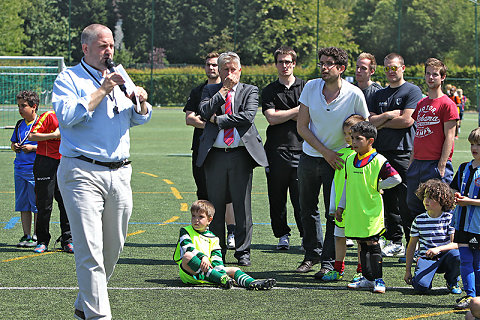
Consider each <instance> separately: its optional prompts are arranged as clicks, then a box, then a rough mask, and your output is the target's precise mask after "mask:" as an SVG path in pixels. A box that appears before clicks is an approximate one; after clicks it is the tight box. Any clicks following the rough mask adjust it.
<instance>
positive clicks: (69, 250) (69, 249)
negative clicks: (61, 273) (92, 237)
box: [63, 242, 73, 253]
mask: <svg viewBox="0 0 480 320" xmlns="http://www.w3.org/2000/svg"><path fill="white" fill-rule="evenodd" d="M63 251H65V252H66V253H73V243H71V242H70V243H67V244H66V245H64V246H63Z"/></svg>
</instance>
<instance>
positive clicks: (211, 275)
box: [205, 269, 230, 284]
mask: <svg viewBox="0 0 480 320" xmlns="http://www.w3.org/2000/svg"><path fill="white" fill-rule="evenodd" d="M205 279H206V280H208V281H210V282H213V283H218V284H224V283H225V282H227V280H228V279H230V277H229V276H228V275H227V274H226V273H225V271H223V270H215V269H209V270H208V272H207V273H206V274H205Z"/></svg>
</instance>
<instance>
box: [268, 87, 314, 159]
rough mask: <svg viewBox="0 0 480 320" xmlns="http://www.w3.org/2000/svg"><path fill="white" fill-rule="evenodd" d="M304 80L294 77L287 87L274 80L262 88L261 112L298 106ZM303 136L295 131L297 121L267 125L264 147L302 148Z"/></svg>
mask: <svg viewBox="0 0 480 320" xmlns="http://www.w3.org/2000/svg"><path fill="white" fill-rule="evenodd" d="M305 83H306V82H305V81H304V80H302V79H298V78H295V82H294V83H293V84H292V85H291V86H290V88H287V87H286V86H285V85H283V84H281V83H280V81H278V80H277V81H274V82H272V83H270V84H269V85H268V86H266V87H265V88H264V89H263V90H262V112H263V113H265V111H266V110H268V109H275V110H289V109H293V108H296V107H298V105H299V104H300V103H299V101H298V100H299V98H300V94H301V93H302V90H303V87H304V86H305ZM302 142H303V138H302V137H301V136H300V135H299V134H298V132H297V121H294V120H288V121H285V122H284V123H280V124H276V125H269V126H268V127H267V141H266V142H265V149H274V148H278V147H283V148H286V149H289V150H302Z"/></svg>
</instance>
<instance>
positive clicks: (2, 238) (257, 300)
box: [0, 109, 477, 320]
mask: <svg viewBox="0 0 480 320" xmlns="http://www.w3.org/2000/svg"><path fill="white" fill-rule="evenodd" d="M465 118H466V119H465V120H464V121H463V125H462V132H461V135H460V139H459V140H457V141H456V149H455V154H454V167H455V169H456V168H457V167H458V165H459V164H460V163H461V162H465V161H468V160H470V152H469V143H468V141H467V139H466V137H467V136H468V133H469V132H470V131H471V129H473V128H474V127H475V126H476V125H477V114H473V113H471V114H466V117H465ZM256 124H257V127H258V129H259V131H260V132H261V134H262V136H263V137H265V128H266V125H267V123H266V121H265V119H264V117H263V116H262V115H261V113H260V112H259V113H258V114H257V119H256ZM192 130H193V129H192V128H191V127H187V126H185V121H184V114H183V112H182V111H181V110H180V109H165V110H155V111H154V115H153V118H152V120H151V121H150V122H149V123H148V124H147V125H144V126H140V127H136V128H133V129H132V131H131V138H132V139H131V145H132V148H131V154H132V156H131V160H133V164H132V165H133V176H132V189H133V193H134V195H133V196H134V210H133V214H132V218H131V220H130V226H129V236H128V238H127V242H126V245H125V249H124V251H123V253H122V255H121V257H120V260H119V262H118V265H117V268H116V270H115V273H114V275H113V277H112V279H111V281H110V283H109V287H110V290H109V294H110V303H111V307H112V313H113V317H114V319H206V318H212V319H369V320H370V319H421V318H422V319H423V318H428V319H463V316H464V312H459V313H453V311H452V305H453V303H454V301H455V299H456V298H458V297H459V296H454V295H450V294H448V293H447V291H446V289H445V281H444V280H443V277H442V276H436V278H435V282H434V287H435V288H434V290H433V291H432V293H431V294H429V295H415V294H413V290H412V289H411V288H410V287H408V286H407V285H405V283H404V281H403V275H404V265H402V264H400V263H398V261H397V260H398V259H397V258H385V259H384V279H385V282H386V284H387V292H386V294H383V295H382V294H372V293H371V292H369V291H347V290H346V285H347V281H348V280H350V279H351V277H352V276H353V274H354V273H355V267H356V262H355V261H356V248H352V249H349V250H348V252H347V266H346V272H345V280H342V281H339V282H337V283H328V284H327V283H321V282H319V281H317V280H315V279H314V278H313V273H308V274H297V273H295V272H294V270H295V268H296V267H297V266H298V265H299V263H300V262H301V261H302V259H303V253H302V251H300V248H299V246H300V238H299V235H298V231H297V230H295V229H294V228H295V227H294V226H293V225H292V229H294V230H293V231H294V232H293V235H292V244H293V247H292V248H291V249H290V250H289V251H286V252H285V251H284V252H279V251H276V250H275V245H276V243H277V239H276V238H275V237H274V236H273V234H272V231H271V228H270V224H269V214H268V201H267V194H266V179H265V174H264V172H263V169H261V168H256V169H255V173H254V182H253V196H252V202H253V203H252V206H253V221H254V224H255V225H254V233H253V246H252V266H251V267H247V268H244V270H245V271H246V272H248V273H249V274H251V275H252V276H253V277H256V278H264V277H274V278H276V279H277V281H278V283H277V287H276V288H275V289H274V290H271V291H265V292H251V291H246V290H244V289H237V288H235V289H232V290H229V291H225V290H221V289H216V288H213V287H210V286H204V287H194V288H193V287H188V286H184V285H183V284H182V283H181V281H180V280H179V278H178V272H177V268H178V267H177V265H176V264H175V263H174V262H173V260H172V254H173V250H174V247H175V245H176V241H177V237H178V230H179V228H180V227H181V226H182V225H184V224H187V223H188V222H189V220H190V217H189V211H187V205H189V204H191V203H192V202H193V201H194V200H195V199H196V195H195V190H196V189H195V184H194V182H193V178H192V175H191V158H190V145H191V137H192ZM99 139H101V137H99ZM13 159H14V153H13V152H8V151H4V152H0V162H2V163H3V164H4V165H3V166H2V167H1V168H0V319H72V318H73V310H74V308H73V302H74V300H75V297H76V294H77V289H76V286H77V282H76V275H75V264H74V258H73V255H69V254H66V253H63V252H55V251H50V252H47V253H45V254H37V255H36V254H33V252H32V250H31V249H23V248H17V247H16V243H17V242H18V239H19V238H20V236H22V229H21V223H20V222H17V223H16V224H14V225H13V227H12V225H11V224H8V222H9V221H10V222H11V221H12V219H14V218H15V217H18V216H19V214H18V213H15V212H14V211H13V208H14V191H13V190H14V184H13ZM290 209H291V208H290ZM290 213H291V210H290V211H289V214H290ZM58 221H59V218H58V210H57V209H56V208H55V210H54V212H53V214H52V224H51V232H52V238H54V239H56V238H57V237H58V236H59V224H58ZM289 221H290V222H291V223H292V224H293V223H294V220H293V214H290V217H289ZM50 246H51V249H53V247H52V244H51V245H50ZM226 260H227V263H234V262H236V260H235V259H234V257H233V252H232V251H229V252H228V254H227V257H226ZM316 269H319V267H317V268H316Z"/></svg>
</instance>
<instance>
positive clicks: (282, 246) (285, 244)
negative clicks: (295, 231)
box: [277, 234, 290, 250]
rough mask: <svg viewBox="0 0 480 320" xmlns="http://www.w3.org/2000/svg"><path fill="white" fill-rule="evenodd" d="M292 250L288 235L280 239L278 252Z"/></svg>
mask: <svg viewBox="0 0 480 320" xmlns="http://www.w3.org/2000/svg"><path fill="white" fill-rule="evenodd" d="M288 249H290V238H289V237H288V234H286V235H284V236H281V237H280V239H278V244H277V250H288Z"/></svg>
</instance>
